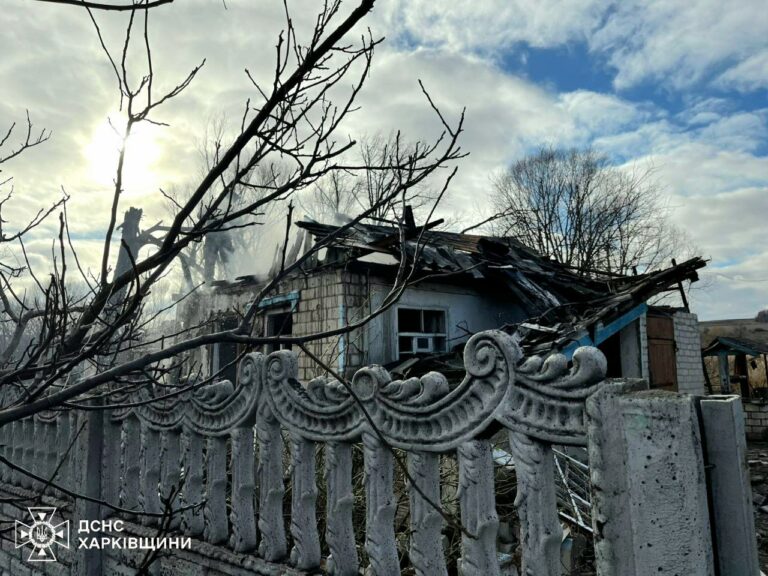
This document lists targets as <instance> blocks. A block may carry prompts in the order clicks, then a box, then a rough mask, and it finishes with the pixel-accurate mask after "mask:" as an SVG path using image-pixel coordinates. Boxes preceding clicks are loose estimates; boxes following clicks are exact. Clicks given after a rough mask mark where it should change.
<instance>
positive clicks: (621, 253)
mask: <svg viewBox="0 0 768 576" xmlns="http://www.w3.org/2000/svg"><path fill="white" fill-rule="evenodd" d="M492 202H493V206H494V209H495V212H496V213H495V214H494V216H492V217H491V218H490V219H488V220H486V223H488V224H489V225H490V227H491V229H492V230H493V232H494V233H495V234H498V235H501V236H512V237H514V238H515V239H517V240H519V241H520V242H522V243H523V244H525V245H527V246H529V247H531V248H534V249H535V250H537V251H538V252H540V253H541V254H544V255H547V256H550V257H551V258H553V259H555V260H557V261H558V262H561V263H563V264H565V265H567V266H570V267H573V268H575V269H577V270H580V271H582V272H584V273H587V274H589V273H593V272H594V271H603V272H609V273H618V274H626V273H630V272H632V271H633V270H636V271H638V272H644V271H646V270H649V269H651V268H654V267H656V266H659V265H661V264H664V263H668V262H669V261H670V259H671V258H672V257H673V256H676V255H677V256H679V254H676V251H677V250H680V249H681V248H682V240H683V236H682V233H681V232H680V231H678V230H677V229H675V227H674V226H673V225H672V224H671V223H670V222H669V218H668V216H669V209H668V207H667V205H666V204H665V202H664V201H663V199H662V196H661V194H660V187H659V185H658V184H657V182H656V181H655V180H654V178H653V172H652V169H634V170H624V169H621V168H618V167H616V166H614V165H612V164H610V162H609V161H608V158H607V157H606V156H605V155H603V154H599V153H597V152H595V151H594V150H591V149H585V150H578V149H571V150H560V149H555V148H551V147H544V148H541V149H540V150H539V151H538V152H537V153H536V154H533V155H532V156H528V157H527V158H524V159H522V160H519V161H518V162H515V163H514V164H513V165H512V166H511V167H510V168H509V169H508V170H506V171H505V172H503V173H502V174H500V175H498V176H497V177H496V178H495V179H494V182H493V192H492Z"/></svg>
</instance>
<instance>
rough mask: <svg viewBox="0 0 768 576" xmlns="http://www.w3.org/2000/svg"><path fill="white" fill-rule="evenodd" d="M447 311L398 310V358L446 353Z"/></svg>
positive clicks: (424, 309) (423, 309)
mask: <svg viewBox="0 0 768 576" xmlns="http://www.w3.org/2000/svg"><path fill="white" fill-rule="evenodd" d="M445 326H446V320H445V310H434V309H427V308H398V309H397V356H398V359H400V358H408V357H410V356H417V355H421V354H435V353H439V352H445V351H446V344H447V338H446V336H447V335H446V330H445Z"/></svg>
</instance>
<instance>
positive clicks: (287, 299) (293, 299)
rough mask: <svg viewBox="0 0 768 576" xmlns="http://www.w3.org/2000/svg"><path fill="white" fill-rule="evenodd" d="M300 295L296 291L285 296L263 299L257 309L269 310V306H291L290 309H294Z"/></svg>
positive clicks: (279, 295)
mask: <svg viewBox="0 0 768 576" xmlns="http://www.w3.org/2000/svg"><path fill="white" fill-rule="evenodd" d="M300 297H301V296H300V294H299V291H298V290H292V291H291V292H287V293H286V294H278V295H277V296H271V297H269V298H264V299H262V300H261V302H259V306H258V307H259V308H269V307H270V306H278V305H280V304H292V306H291V309H292V310H293V309H295V308H296V304H297V303H298V302H299V299H300Z"/></svg>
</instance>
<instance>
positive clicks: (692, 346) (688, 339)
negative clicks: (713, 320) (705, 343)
mask: <svg viewBox="0 0 768 576" xmlns="http://www.w3.org/2000/svg"><path fill="white" fill-rule="evenodd" d="M673 320H674V327H675V346H676V349H677V350H676V353H675V356H676V364H677V389H678V392H683V393H687V394H702V395H703V394H704V393H705V390H704V371H703V369H702V363H701V337H700V335H699V320H698V318H697V317H696V314H692V313H690V312H682V311H681V312H676V313H675V315H674V316H673Z"/></svg>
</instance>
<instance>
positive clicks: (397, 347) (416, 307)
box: [394, 304, 449, 360]
mask: <svg viewBox="0 0 768 576" xmlns="http://www.w3.org/2000/svg"><path fill="white" fill-rule="evenodd" d="M400 310H418V311H419V313H420V316H421V318H420V320H421V328H422V329H423V328H424V312H440V313H441V314H442V315H443V331H442V332H412V331H408V332H405V331H404V332H401V331H400ZM394 316H395V319H394V320H395V321H394V323H395V330H394V335H395V336H394V352H395V359H396V360H401V359H402V358H403V356H408V357H410V358H414V357H417V356H418V355H419V354H440V353H445V352H447V351H448V326H449V324H448V308H446V307H442V306H419V305H416V304H402V305H398V306H396V307H395V312H394ZM401 337H405V338H408V337H410V338H412V339H413V342H412V343H413V344H414V346H413V348H414V349H413V350H412V351H411V352H403V353H402V354H401V352H400V338H401ZM417 338H430V340H431V343H432V349H431V350H419V349H418V348H417V347H416V346H415V340H416V339H417ZM435 338H442V339H443V349H442V350H438V349H435V347H434V342H435Z"/></svg>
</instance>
